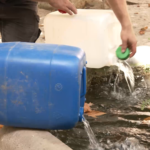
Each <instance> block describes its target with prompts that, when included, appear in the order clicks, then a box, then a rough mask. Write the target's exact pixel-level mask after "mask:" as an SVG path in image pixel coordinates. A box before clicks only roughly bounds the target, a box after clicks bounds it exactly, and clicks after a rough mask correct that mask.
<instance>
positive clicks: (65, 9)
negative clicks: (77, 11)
mask: <svg viewBox="0 0 150 150" xmlns="http://www.w3.org/2000/svg"><path fill="white" fill-rule="evenodd" d="M63 11H65V12H66V13H68V14H69V15H73V13H72V11H71V10H70V9H68V8H64V9H63Z"/></svg>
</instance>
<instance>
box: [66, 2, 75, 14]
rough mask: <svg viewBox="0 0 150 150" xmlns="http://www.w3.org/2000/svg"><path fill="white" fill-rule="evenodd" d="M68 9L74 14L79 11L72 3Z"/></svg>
mask: <svg viewBox="0 0 150 150" xmlns="http://www.w3.org/2000/svg"><path fill="white" fill-rule="evenodd" d="M68 9H70V10H71V11H72V12H73V13H74V14H77V9H76V7H75V6H74V5H73V4H72V3H71V2H69V5H68Z"/></svg>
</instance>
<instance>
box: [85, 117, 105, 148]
mask: <svg viewBox="0 0 150 150" xmlns="http://www.w3.org/2000/svg"><path fill="white" fill-rule="evenodd" d="M82 121H83V124H84V128H85V131H86V132H87V135H88V137H89V140H90V145H91V149H92V150H104V149H103V148H101V147H100V146H99V144H98V142H97V140H96V137H95V135H94V133H93V131H92V129H91V127H90V125H89V122H88V121H87V120H86V119H85V117H83V120H82Z"/></svg>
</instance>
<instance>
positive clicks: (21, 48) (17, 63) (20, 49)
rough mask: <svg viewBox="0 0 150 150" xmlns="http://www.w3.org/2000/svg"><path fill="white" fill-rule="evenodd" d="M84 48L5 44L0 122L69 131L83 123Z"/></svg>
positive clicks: (0, 49)
mask: <svg viewBox="0 0 150 150" xmlns="http://www.w3.org/2000/svg"><path fill="white" fill-rule="evenodd" d="M85 65H86V58H85V53H84V51H83V50H81V49H79V48H76V47H70V46H61V45H50V44H31V43H19V42H17V43H2V44H0V124H3V125H7V126H14V127H25V128H38V129H70V128H73V127H74V126H75V125H76V124H77V123H78V121H81V120H82V115H83V106H84V101H85V94H86V67H85Z"/></svg>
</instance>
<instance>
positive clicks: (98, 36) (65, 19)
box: [44, 9, 121, 68]
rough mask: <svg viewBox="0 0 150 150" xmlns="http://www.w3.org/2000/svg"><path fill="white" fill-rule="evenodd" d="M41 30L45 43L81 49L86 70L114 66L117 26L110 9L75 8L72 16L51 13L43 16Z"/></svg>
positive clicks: (119, 28) (117, 44) (119, 42)
mask: <svg viewBox="0 0 150 150" xmlns="http://www.w3.org/2000/svg"><path fill="white" fill-rule="evenodd" d="M44 30H45V38H46V43H51V44H61V45H70V46H76V47H80V48H81V49H83V50H84V51H85V53H86V57H87V62H88V64H87V67H89V68H101V67H103V66H108V65H114V63H115V50H116V49H117V47H118V46H119V45H120V44H121V39H120V32H121V25H120V23H119V21H118V20H117V18H116V16H115V14H114V13H113V11H112V10H95V9H94V10H91V9H90V10H87V9H84V10H83V9H79V10H78V14H77V15H73V16H69V15H68V14H61V13H60V12H53V13H50V14H48V15H47V16H46V18H45V21H44Z"/></svg>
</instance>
